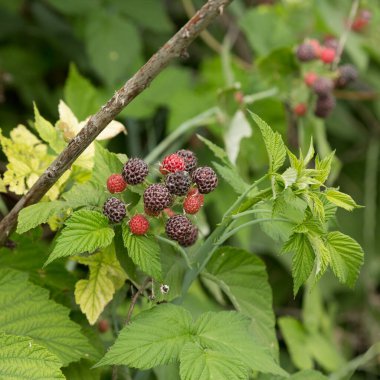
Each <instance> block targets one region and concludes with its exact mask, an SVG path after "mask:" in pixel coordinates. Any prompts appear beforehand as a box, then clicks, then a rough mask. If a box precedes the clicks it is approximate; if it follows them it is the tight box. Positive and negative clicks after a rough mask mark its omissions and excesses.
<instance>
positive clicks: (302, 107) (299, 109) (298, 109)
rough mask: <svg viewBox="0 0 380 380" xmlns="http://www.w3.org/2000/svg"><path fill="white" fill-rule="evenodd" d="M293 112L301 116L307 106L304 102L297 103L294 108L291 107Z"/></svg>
mask: <svg viewBox="0 0 380 380" xmlns="http://www.w3.org/2000/svg"><path fill="white" fill-rule="evenodd" d="M293 111H294V113H295V114H296V115H297V116H303V115H305V113H306V111H307V106H306V104H305V103H298V104H297V105H296V106H295V107H294V109H293Z"/></svg>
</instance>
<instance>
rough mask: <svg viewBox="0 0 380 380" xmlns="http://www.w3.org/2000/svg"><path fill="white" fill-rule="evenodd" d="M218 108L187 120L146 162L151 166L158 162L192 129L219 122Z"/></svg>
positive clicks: (154, 150) (158, 146)
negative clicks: (172, 145)
mask: <svg viewBox="0 0 380 380" xmlns="http://www.w3.org/2000/svg"><path fill="white" fill-rule="evenodd" d="M218 112H219V109H218V107H213V108H210V109H208V110H206V111H204V112H202V113H200V114H199V115H197V116H195V117H193V118H192V119H189V120H186V121H185V122H184V123H182V124H181V125H180V126H179V127H178V128H176V129H175V130H174V131H173V132H172V133H171V134H170V135H169V136H167V137H166V138H165V139H164V140H162V141H161V142H160V144H158V145H157V146H156V147H155V148H154V149H153V150H152V151H151V152H150V153H149V154H148V155H147V156H146V157H145V162H147V163H148V164H151V163H152V162H154V161H156V160H157V159H158V158H159V157H160V156H161V155H162V154H163V153H164V152H165V151H166V150H167V149H168V148H169V147H170V145H171V144H173V143H174V142H176V141H177V140H178V138H179V137H180V136H182V135H183V134H185V133H186V132H189V131H191V130H192V129H195V128H198V127H200V126H202V125H209V124H212V123H214V122H216V121H217V119H216V115H217V114H218Z"/></svg>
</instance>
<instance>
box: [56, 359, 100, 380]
mask: <svg viewBox="0 0 380 380" xmlns="http://www.w3.org/2000/svg"><path fill="white" fill-rule="evenodd" d="M93 364H94V363H93V362H90V361H88V360H84V359H82V360H81V361H79V362H77V363H71V364H70V365H69V366H68V367H65V368H63V369H62V372H63V374H64V375H65V377H66V379H69V380H101V375H102V370H101V369H100V368H99V369H98V368H96V369H95V368H91V367H92V366H93Z"/></svg>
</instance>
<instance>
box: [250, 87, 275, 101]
mask: <svg viewBox="0 0 380 380" xmlns="http://www.w3.org/2000/svg"><path fill="white" fill-rule="evenodd" d="M276 94H278V88H277V87H273V88H270V89H268V90H265V91H260V92H256V93H255V94H250V95H246V96H244V103H245V104H252V103H254V102H257V101H258V100H262V99H266V98H271V97H272V96H275V95H276Z"/></svg>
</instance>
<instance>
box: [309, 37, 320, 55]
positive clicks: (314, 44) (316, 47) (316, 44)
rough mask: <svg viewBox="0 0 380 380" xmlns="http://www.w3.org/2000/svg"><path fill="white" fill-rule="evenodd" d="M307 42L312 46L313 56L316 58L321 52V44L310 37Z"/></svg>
mask: <svg viewBox="0 0 380 380" xmlns="http://www.w3.org/2000/svg"><path fill="white" fill-rule="evenodd" d="M307 43H308V44H309V45H311V46H312V47H313V49H314V56H315V57H316V58H318V57H319V55H320V54H321V48H322V47H321V44H320V43H319V41H318V40H315V39H311V40H308V41H307Z"/></svg>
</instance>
